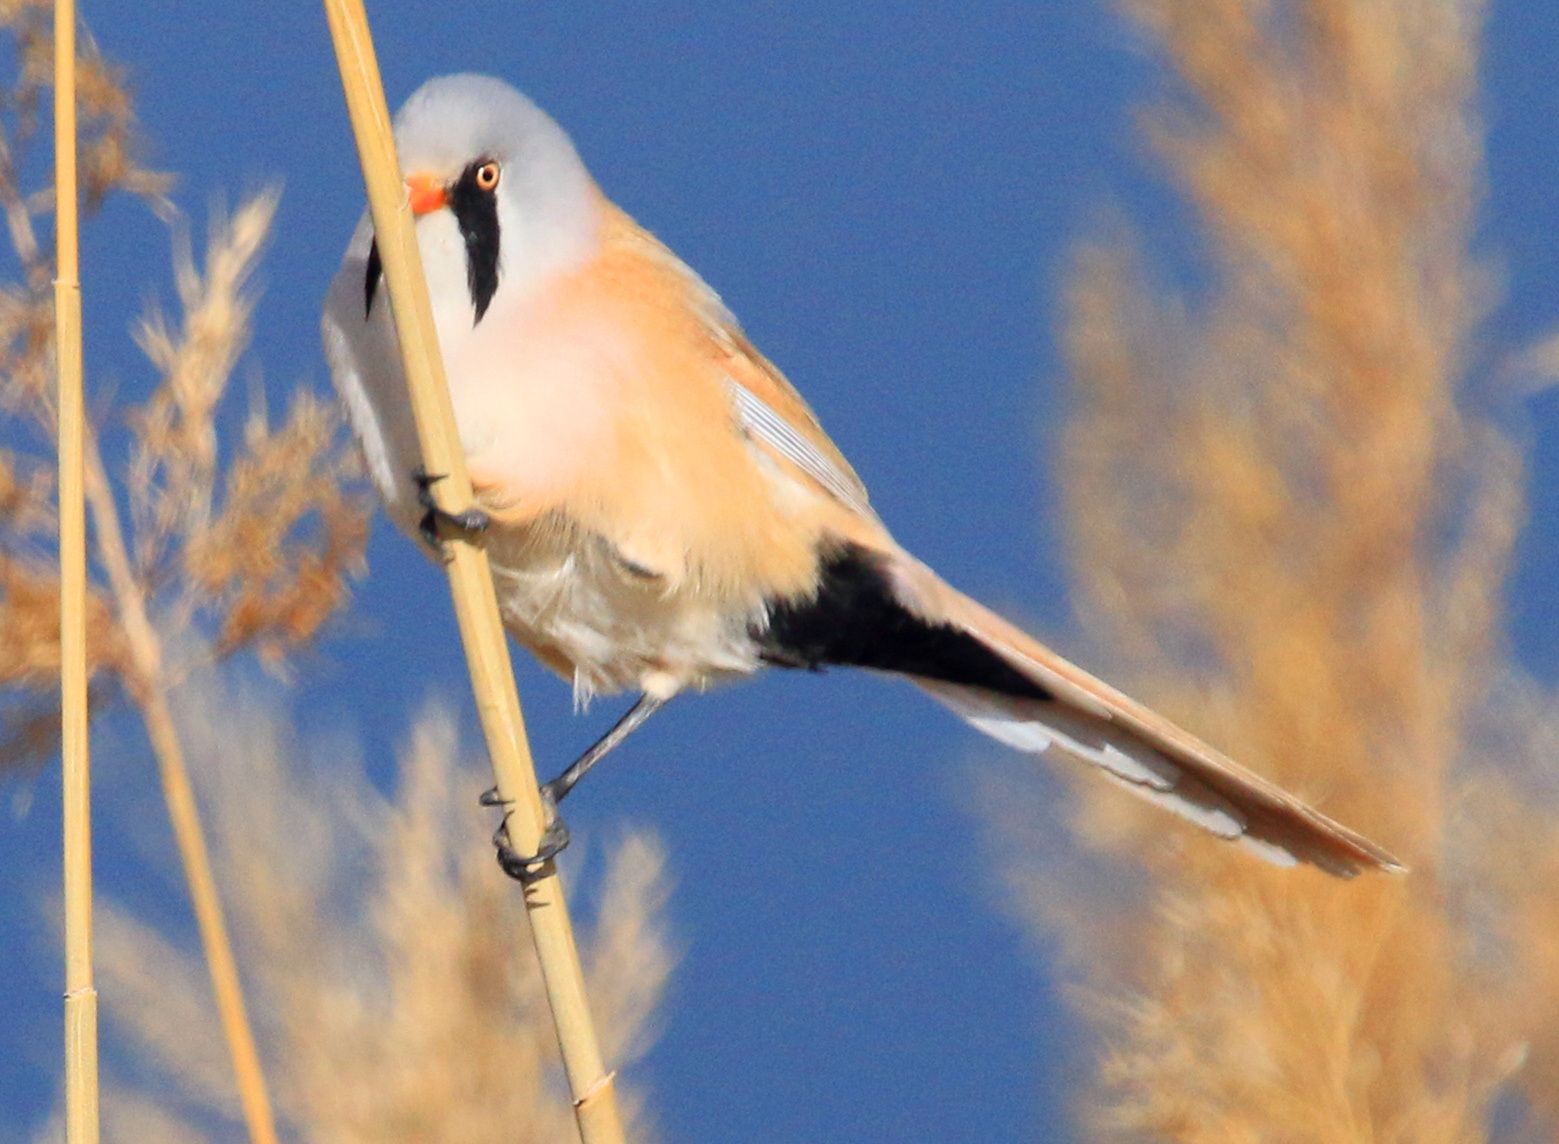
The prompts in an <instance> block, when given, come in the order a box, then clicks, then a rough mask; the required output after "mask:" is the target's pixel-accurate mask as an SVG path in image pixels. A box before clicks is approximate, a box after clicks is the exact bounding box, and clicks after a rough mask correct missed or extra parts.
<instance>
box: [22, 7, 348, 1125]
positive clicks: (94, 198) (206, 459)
mask: <svg viewBox="0 0 1559 1144" xmlns="http://www.w3.org/2000/svg"><path fill="white" fill-rule="evenodd" d="M0 29H3V31H4V32H5V33H6V34H8V35H9V37H10V39H11V43H12V46H13V48H14V56H13V57H12V58H13V60H14V64H15V67H16V74H15V76H14V78H13V79H12V81H11V82H10V83H9V85H8V86H7V87H6V88H5V90H4V91H3V92H0V212H3V214H4V218H5V223H6V233H7V236H8V239H9V242H10V254H11V258H10V259H9V260H8V261H7V264H6V269H7V271H8V272H11V273H14V277H12V278H11V279H10V280H8V281H0V410H3V411H4V412H5V413H6V414H7V417H6V420H5V422H4V424H3V425H0V769H3V768H5V767H7V766H14V765H15V764H17V763H18V762H21V761H23V760H27V759H35V758H41V757H46V756H47V755H49V754H50V753H52V752H53V750H54V748H55V746H56V744H57V730H58V722H59V716H58V700H57V691H56V684H57V678H56V676H57V672H58V667H59V658H60V649H59V642H58V640H59V637H58V630H59V594H60V586H59V567H58V562H57V558H56V556H55V554H54V552H53V551H51V549H52V548H53V545H52V544H51V540H52V537H51V533H52V532H53V521H54V519H55V515H56V508H55V501H54V489H53V486H52V482H51V480H50V478H49V472H50V470H51V469H52V468H53V460H54V441H53V438H54V429H55V409H54V404H53V402H54V392H53V387H52V384H51V382H52V377H53V372H54V347H53V296H52V290H51V282H52V279H53V276H54V270H53V263H52V257H51V254H50V253H49V252H48V251H47V250H46V249H45V248H44V247H42V246H40V243H39V239H38V226H39V223H40V220H41V219H42V218H43V216H45V215H47V213H48V212H49V211H50V209H51V207H52V199H53V192H52V188H51V187H49V186H48V185H46V184H45V185H42V186H37V187H34V186H31V185H30V184H29V180H30V179H33V178H34V176H33V174H32V172H33V171H35V170H36V169H37V167H38V166H39V164H37V163H36V162H35V161H31V159H32V156H31V152H32V149H33V147H34V146H35V144H36V143H37V135H38V106H39V103H40V102H41V100H42V98H43V96H44V95H45V94H46V92H47V89H48V84H49V82H50V80H51V78H52V63H53V59H52V56H53V45H52V39H51V37H52V4H50V3H48V2H45V0H22V2H19V3H10V4H0ZM78 52H79V57H80V58H79V62H78V104H79V108H78V114H79V120H80V123H79V128H80V138H81V144H80V166H81V171H80V174H81V183H82V188H81V189H82V192H83V195H84V198H85V200H86V204H87V206H88V207H89V208H91V207H94V206H96V205H98V204H101V203H102V202H103V201H104V200H105V199H106V198H108V197H109V196H111V195H128V196H135V197H138V198H140V199H142V200H144V201H146V202H147V203H148V204H149V205H150V206H151V207H152V209H153V210H155V211H156V212H157V213H158V214H159V215H160V216H162V217H164V218H167V219H169V220H170V221H171V222H172V225H173V227H174V231H175V250H174V273H175V282H176V288H177V292H178V300H179V313H178V315H177V317H176V318H169V317H167V316H165V315H164V314H163V313H162V312H161V311H160V310H158V309H156V308H155V307H154V308H153V309H152V310H151V311H150V312H149V313H148V314H147V315H146V316H145V317H144V318H143V319H142V320H141V322H140V324H139V326H138V329H137V330H136V339H137V341H138V342H139V344H140V346H141V348H142V350H143V351H144V353H145V355H146V357H147V358H148V360H149V361H150V364H151V366H152V368H153V371H154V373H155V378H154V380H153V383H152V385H151V387H150V393H149V396H147V397H146V399H145V400H144V401H142V402H141V403H140V404H138V405H134V406H132V407H129V408H124V409H116V410H113V411H112V414H111V415H110V416H108V417H107V418H105V416H104V411H103V409H102V407H101V406H96V407H95V406H94V402H93V401H92V399H91V398H90V397H89V399H88V408H89V410H91V411H92V412H93V413H95V414H96V417H97V420H96V423H94V424H90V425H89V426H88V428H87V433H86V442H85V491H86V502H87V516H88V523H89V526H90V533H91V543H92V550H91V553H90V558H89V561H88V570H87V577H88V584H87V601H88V630H87V653H88V664H87V670H88V674H89V679H90V694H91V697H92V701H93V703H94V704H95V706H96V707H98V708H99V709H101V708H102V706H103V705H104V704H105V703H107V702H109V701H111V700H113V699H115V698H119V697H127V698H128V699H129V700H130V701H131V703H132V704H133V706H134V708H135V709H136V710H137V712H138V713H139V714H140V716H141V719H142V722H143V724H144V726H145V729H146V733H147V737H148V739H149V741H150V742H151V745H152V748H153V752H154V754H155V755H156V758H157V761H158V766H159V773H160V777H161V781H162V788H163V796H164V799H165V801H166V803H167V807H168V813H169V817H170V819H171V821H172V824H173V828H174V837H175V840H176V842H177V844H178V847H179V852H180V857H181V859H182V861H183V865H184V870H185V875H186V879H187V882H188V885H189V890H190V897H191V903H192V906H193V909H194V913H195V916H196V920H197V922H198V924H199V927H200V932H201V938H202V942H203V945H204V947H205V954H206V958H207V961H208V965H209V970H210V975H211V988H212V992H213V994H214V998H215V1001H216V1011H217V1012H216V1016H217V1020H218V1021H219V1023H220V1026H221V1028H222V1030H223V1033H224V1034H225V1037H226V1041H227V1045H228V1049H229V1054H230V1057H231V1060H232V1067H233V1069H234V1071H235V1072H236V1074H237V1076H238V1086H239V1092H240V1096H241V1099H242V1102H243V1107H244V1112H245V1119H246V1121H247V1123H248V1131H249V1136H250V1138H251V1139H252V1140H253V1141H255V1142H256V1144H271V1142H272V1141H274V1140H275V1135H274V1131H273V1129H272V1128H271V1124H270V1121H271V1116H270V1112H269V1108H268V1099H267V1096H266V1093H265V1084H264V1079H263V1076H262V1075H261V1069H260V1064H259V1059H258V1055H257V1053H256V1051H255V1047H254V1043H253V1037H252V1035H251V1034H250V1031H249V1024H248V1020H247V1016H246V1014H245V1012H244V1004H243V997H242V992H241V990H240V986H239V982H238V976H237V970H236V962H235V959H234V956H233V953H232V950H231V947H230V943H229V942H228V938H227V934H226V927H225V924H224V919H223V916H222V907H221V902H220V900H219V897H218V894H217V889H216V885H215V882H214V879H213V878H212V875H211V871H210V865H209V861H208V856H207V853H206V842H205V838H204V834H203V831H202V829H201V826H200V821H199V815H198V811H197V807H196V804H195V799H194V795H193V792H192V789H191V784H190V778H189V773H188V766H187V763H186V760H185V754H184V749H183V744H182V742H181V740H180V737H179V734H178V731H177V729H176V728H175V726H174V722H173V716H172V712H171V709H170V705H169V700H168V693H169V688H170V687H171V686H172V685H173V684H174V683H175V682H176V681H177V680H178V679H179V677H180V676H181V675H182V674H183V673H184V672H186V671H188V670H191V669H192V668H193V667H196V666H198V664H196V663H193V662H185V663H176V662H171V660H170V656H169V655H168V647H169V646H170V640H169V637H170V636H172V637H173V639H172V641H171V643H172V644H173V645H174V646H177V647H179V648H193V647H201V648H204V647H207V646H214V647H215V649H216V651H217V652H218V653H219V654H222V655H227V654H232V653H234V652H236V651H239V650H240V649H245V648H250V649H254V650H255V651H256V652H257V653H258V654H259V655H260V656H261V657H262V658H263V659H265V660H266V661H267V662H270V663H273V664H274V663H278V662H279V661H280V660H281V659H282V657H283V656H285V655H286V653H288V652H290V651H293V650H295V649H297V648H300V647H302V646H304V645H306V644H307V643H309V642H310V641H311V640H312V639H313V637H314V636H315V635H316V634H317V632H318V631H319V630H320V628H321V625H323V623H324V622H325V620H326V619H327V618H328V617H329V615H330V614H331V613H332V612H333V611H334V610H335V608H336V607H337V606H338V605H339V604H340V603H341V602H342V600H343V599H344V597H345V593H346V584H347V578H348V576H349V575H350V573H351V572H352V571H353V570H354V568H355V567H356V566H357V565H358V564H359V563H360V562H361V553H362V548H363V544H364V542H365V539H366V531H367V507H366V503H365V501H364V498H363V497H362V496H361V495H360V494H359V493H357V492H355V491H353V489H352V485H351V477H352V473H353V466H354V460H353V457H352V454H351V453H350V452H349V451H348V450H347V448H346V447H345V445H344V443H343V442H342V441H341V438H340V434H339V433H338V432H337V429H336V422H335V417H334V414H333V413H332V412H331V411H330V409H329V408H328V407H327V406H325V405H324V404H322V403H321V402H320V401H319V400H317V399H316V398H314V397H312V396H311V395H308V394H299V395H298V396H297V397H295V398H294V399H293V401H292V403H291V407H290V409H289V410H288V411H287V413H286V415H285V417H284V418H283V419H282V420H281V421H280V423H279V424H273V423H272V421H271V419H270V418H269V416H268V415H267V414H266V412H265V409H264V407H263V404H257V405H255V406H254V408H253V410H252V412H251V414H250V416H249V419H248V422H247V424H246V425H245V427H244V431H243V434H242V441H241V443H240V444H239V447H238V448H237V449H236V450H234V455H232V456H225V455H224V450H223V448H222V447H221V446H222V442H221V439H220V438H219V435H218V432H217V417H218V411H219V408H220V406H221V404H222V402H223V399H224V397H225V396H226V393H227V390H228V386H229V382H230V380H231V377H232V371H233V369H234V367H235V365H236V364H237V362H238V359H239V356H240V355H241V353H242V352H243V350H244V349H245V347H246V345H247V343H248V339H249V318H250V313H251V310H252V306H253V298H252V295H251V292H250V288H249V281H250V278H251V275H252V273H253V270H254V267H255V265H256V263H257V260H258V258H259V254H260V251H261V249H262V248H263V246H264V242H265V239H266V236H267V235H268V233H269V231H270V227H271V221H272V218H273V216H274V214H275V209H276V200H277V196H276V194H275V192H262V193H260V194H257V195H254V196H252V197H251V198H249V199H248V200H247V201H245V202H243V203H242V204H241V205H240V206H239V208H238V209H237V211H235V212H234V214H233V215H232V217H231V218H230V219H224V220H221V221H219V222H217V223H216V224H215V225H213V227H212V230H211V234H210V237H209V239H208V242H207V244H206V249H205V252H204V256H203V258H200V259H197V256H196V254H195V252H194V249H193V245H192V243H191V242H190V240H189V238H188V236H187V234H186V233H185V229H186V228H185V224H184V223H183V222H182V221H180V220H179V219H178V217H177V215H176V212H174V210H173V208H172V205H171V203H170V202H169V201H168V199H167V198H166V192H167V191H168V189H169V188H170V186H171V179H170V178H169V177H168V176H167V175H165V174H162V173H159V172H155V171H152V170H150V169H148V168H146V167H144V166H143V165H142V164H141V163H140V161H139V158H138V156H139V154H140V152H141V150H142V147H141V138H140V134H139V130H138V127H137V123H136V118H135V114H134V110H133V103H132V100H131V97H130V95H129V93H128V89H127V87H126V85H125V83H124V81H123V77H122V76H121V74H120V73H119V71H118V69H116V68H115V67H113V66H112V65H110V64H109V63H108V62H107V61H105V60H104V58H103V57H102V55H101V54H100V53H99V52H98V51H97V50H96V48H95V46H94V45H93V43H92V41H91V39H90V37H89V36H88V35H86V34H85V33H84V32H83V33H82V34H81V35H80V37H79V44H78ZM85 277H86V279H87V287H86V293H87V296H88V297H89V298H90V297H91V289H92V287H91V281H92V271H91V268H90V266H89V267H88V268H87V271H86V274H85ZM88 312H89V313H90V309H89V311H88ZM90 380H91V375H90V374H89V386H88V392H89V394H91V393H93V392H94V391H93V388H92V386H91V385H90ZM125 423H127V424H128V426H129V429H130V432H129V437H128V449H127V451H128V457H127V458H124V459H122V460H121V458H120V455H119V454H120V450H117V449H111V450H109V451H107V452H105V450H104V448H103V441H104V439H105V438H107V439H108V440H110V441H113V442H116V443H117V442H121V441H123V440H124V434H123V433H121V432H120V431H119V428H120V425H121V424H125ZM126 508H128V514H126V512H125V509H126ZM126 516H128V519H126ZM192 627H193V629H194V631H195V632H202V631H207V630H210V631H212V632H213V635H214V640H215V643H214V645H209V644H208V643H207V641H204V640H201V639H198V638H194V639H192V638H190V633H191V629H192ZM205 658H208V659H209V656H206V657H205Z"/></svg>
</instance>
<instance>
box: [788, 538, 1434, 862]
mask: <svg viewBox="0 0 1559 1144" xmlns="http://www.w3.org/2000/svg"><path fill="white" fill-rule="evenodd" d="M764 638H765V639H766V640H767V641H768V646H769V648H770V650H771V651H774V652H775V653H776V657H777V660H778V661H779V662H790V663H792V664H798V663H806V664H811V665H818V664H824V663H840V664H851V665H854V666H859V667H867V668H873V669H876V670H879V671H889V672H893V673H895V674H899V675H904V676H907V677H909V678H910V679H911V680H912V681H913V682H915V683H916V684H918V685H919V686H920V687H922V688H923V689H924V690H926V691H927V692H929V693H930V694H931V695H933V696H934V697H935V698H936V699H938V700H939V701H941V702H942V703H944V704H946V705H947V706H948V707H950V708H952V709H953V710H954V711H955V712H957V713H958V714H959V715H960V716H962V717H963V718H964V719H966V720H967V721H968V722H969V723H970V724H972V725H973V726H975V727H976V728H978V729H979V730H981V731H983V732H985V733H986V734H987V735H990V736H991V737H992V738H995V739H998V740H1000V741H1001V742H1003V743H1006V744H1007V745H1008V746H1011V747H1015V748H1017V749H1018V750H1020V751H1027V752H1030V753H1034V754H1038V753H1041V752H1052V751H1053V752H1054V753H1056V754H1060V755H1062V756H1065V757H1067V758H1069V759H1074V760H1076V761H1078V762H1081V763H1085V764H1087V765H1088V766H1090V767H1093V768H1095V769H1096V770H1097V771H1098V772H1099V773H1100V774H1102V775H1103V776H1105V777H1106V778H1108V779H1110V780H1112V781H1114V782H1115V783H1116V784H1118V785H1119V786H1122V787H1124V788H1126V789H1127V790H1129V791H1131V792H1132V793H1133V794H1136V795H1138V796H1139V797H1142V798H1145V799H1147V800H1148V801H1150V802H1154V803H1157V804H1158V805H1160V806H1163V807H1165V808H1167V809H1169V810H1172V811H1174V812H1176V813H1177V814H1179V815H1181V816H1182V817H1184V818H1187V819H1189V820H1190V821H1191V822H1193V823H1195V824H1196V825H1198V826H1200V827H1202V828H1203V829H1205V830H1208V831H1211V832H1212V833H1213V834H1216V835H1218V836H1219V837H1221V838H1226V839H1229V840H1230V841H1234V842H1238V843H1240V844H1242V845H1243V846H1245V847H1246V848H1247V849H1249V850H1251V851H1252V852H1253V853H1255V854H1257V855H1259V856H1260V857H1262V858H1264V859H1266V860H1267V861H1270V862H1274V863H1277V864H1279V865H1287V866H1292V865H1295V864H1296V863H1299V862H1308V863H1310V864H1311V865H1314V866H1317V867H1319V868H1320V869H1322V870H1325V871H1327V872H1328V873H1331V874H1335V875H1337V876H1339V877H1351V876H1353V875H1354V874H1357V873H1358V872H1359V871H1361V870H1370V869H1375V870H1389V871H1400V870H1402V869H1404V867H1403V866H1402V864H1401V863H1400V862H1399V861H1397V859H1396V858H1394V857H1393V856H1392V855H1391V854H1390V853H1389V852H1388V851H1386V850H1385V849H1384V848H1382V847H1380V846H1378V845H1376V844H1375V843H1373V842H1371V841H1370V840H1369V839H1367V838H1365V837H1363V836H1362V835H1360V834H1357V833H1355V832H1354V831H1352V830H1349V829H1348V828H1347V827H1345V826H1343V825H1341V824H1340V823H1337V822H1334V821H1333V820H1332V819H1330V818H1328V817H1326V815H1324V814H1322V813H1321V812H1320V811H1318V810H1315V809H1314V808H1313V807H1310V806H1308V805H1306V804H1305V803H1303V802H1301V801H1300V800H1299V799H1297V798H1295V797H1294V796H1293V795H1290V794H1289V793H1287V792H1286V791H1284V790H1282V789H1281V788H1279V787H1278V786H1277V785H1276V784H1274V783H1271V782H1269V781H1267V780H1266V779H1264V778H1262V777H1261V776H1260V775H1257V774H1254V773H1252V772H1251V771H1248V770H1246V769H1245V768H1244V767H1241V766H1240V765H1238V764H1237V763H1235V762H1233V761H1232V760H1230V759H1228V758H1226V757H1225V756H1224V755H1222V754H1220V753H1219V752H1218V751H1215V750H1214V749H1213V748H1212V747H1209V746H1208V745H1207V744H1206V743H1203V742H1202V741H1201V740H1199V739H1197V738H1196V737H1194V736H1193V735H1191V734H1189V733H1188V732H1186V731H1184V730H1182V729H1181V728H1179V727H1177V726H1175V725H1174V724H1173V723H1171V722H1170V721H1169V720H1167V719H1165V718H1163V717H1162V716H1160V715H1157V714H1156V713H1154V712H1153V711H1150V710H1149V709H1148V708H1146V707H1144V706H1142V705H1141V704H1139V703H1137V702H1135V701H1134V700H1132V699H1129V698H1127V697H1126V696H1125V695H1122V694H1121V693H1120V692H1118V691H1116V690H1115V689H1114V688H1112V687H1110V686H1109V685H1108V684H1106V683H1104V682H1103V681H1101V680H1099V679H1096V678H1094V677H1093V676H1092V675H1089V674H1088V673H1087V672H1085V671H1083V670H1082V669H1081V668H1079V667H1077V666H1075V665H1074V664H1071V663H1069V662H1067V661H1066V660H1065V659H1063V658H1062V657H1060V656H1059V655H1057V654H1056V653H1055V652H1053V651H1051V650H1050V649H1049V648H1047V647H1045V646H1044V645H1043V644H1041V643H1040V642H1039V641H1038V640H1036V639H1034V638H1033V637H1031V636H1029V635H1027V634H1026V633H1024V632H1023V631H1021V630H1019V629H1018V628H1016V627H1014V626H1013V625H1012V624H1010V623H1008V622H1007V621H1006V620H1003V619H1002V618H1001V617H1000V616H997V615H996V614H994V613H993V612H991V611H989V610H988V609H986V608H984V607H982V606H981V605H980V604H978V603H976V602H975V601H973V600H971V599H970V598H969V597H967V596H965V595H963V594H962V593H961V592H958V591H956V590H955V589H953V588H951V587H949V586H948V585H947V584H946V583H945V582H944V581H942V580H941V579H940V578H939V577H937V575H936V574H935V573H934V572H932V571H931V570H930V569H929V568H927V567H926V566H925V565H923V564H921V563H920V562H919V561H917V560H915V559H913V558H912V557H910V556H908V555H907V554H906V553H904V552H903V551H902V550H882V549H878V548H875V547H867V546H865V545H860V544H849V545H845V546H844V547H843V548H842V549H841V550H840V551H839V552H837V553H836V554H834V555H833V556H832V557H831V558H830V559H829V560H828V561H827V562H826V563H825V568H824V574H823V578H822V585H821V588H820V590H819V593H818V595H817V596H816V597H815V598H814V599H812V600H810V601H807V602H805V603H804V604H798V605H792V606H787V607H784V608H781V609H778V610H776V611H775V612H774V614H773V615H772V616H771V619H770V623H769V627H768V629H767V631H766V633H765V636H764Z"/></svg>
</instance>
